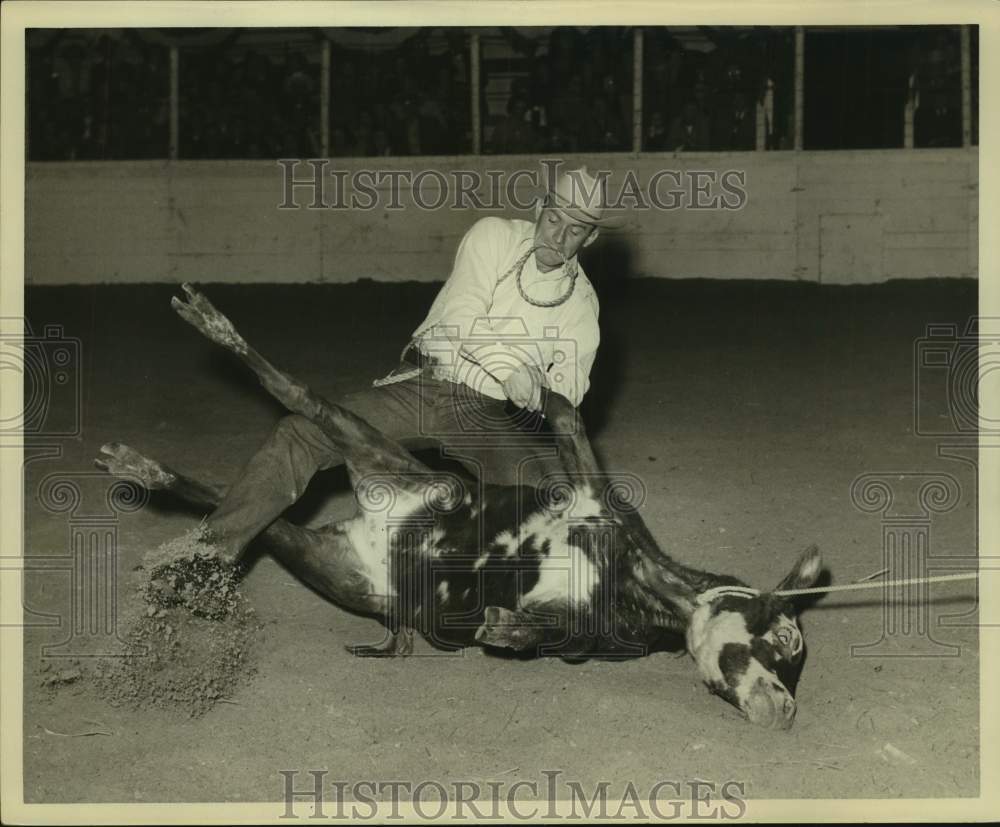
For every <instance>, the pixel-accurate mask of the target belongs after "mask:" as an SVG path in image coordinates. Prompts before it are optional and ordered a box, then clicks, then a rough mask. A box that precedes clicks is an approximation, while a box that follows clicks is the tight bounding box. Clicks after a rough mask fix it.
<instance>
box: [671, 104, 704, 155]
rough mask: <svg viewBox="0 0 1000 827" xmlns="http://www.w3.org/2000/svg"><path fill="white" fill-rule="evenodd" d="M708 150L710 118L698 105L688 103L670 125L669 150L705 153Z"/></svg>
mask: <svg viewBox="0 0 1000 827" xmlns="http://www.w3.org/2000/svg"><path fill="white" fill-rule="evenodd" d="M708 148H709V125H708V118H706V117H705V115H704V113H703V112H702V111H701V109H700V108H699V107H698V104H696V103H695V102H694V101H688V102H687V103H686V104H684V108H683V109H682V110H681V113H680V114H679V115H678V116H677V117H675V118H674V120H673V122H672V123H671V124H670V132H669V134H668V136H667V149H668V150H670V151H673V152H704V151H705V150H707V149H708Z"/></svg>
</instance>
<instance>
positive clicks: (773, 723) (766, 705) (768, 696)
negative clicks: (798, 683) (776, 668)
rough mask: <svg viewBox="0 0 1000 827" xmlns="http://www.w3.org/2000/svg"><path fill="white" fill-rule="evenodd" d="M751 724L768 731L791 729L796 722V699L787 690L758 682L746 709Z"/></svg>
mask: <svg viewBox="0 0 1000 827" xmlns="http://www.w3.org/2000/svg"><path fill="white" fill-rule="evenodd" d="M744 711H745V712H746V715H747V718H748V719H749V720H750V722H751V723H753V724H757V725H758V726H762V727H765V728H766V729H789V728H791V726H792V722H793V721H794V720H795V699H794V698H793V697H792V696H791V695H790V694H789V693H788V691H787V690H785V689H777V688H774V687H772V686H769V685H768V684H767V683H765V682H764V681H762V680H760V681H758V682H757V683H756V684H755V686H754V688H753V690H752V691H751V693H750V697H749V698H748V699H747V703H746V707H745V709H744Z"/></svg>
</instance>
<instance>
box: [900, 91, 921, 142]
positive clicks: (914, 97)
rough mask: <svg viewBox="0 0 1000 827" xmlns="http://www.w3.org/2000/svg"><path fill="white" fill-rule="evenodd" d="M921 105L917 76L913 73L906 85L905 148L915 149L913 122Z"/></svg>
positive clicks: (904, 114) (904, 112) (904, 113)
mask: <svg viewBox="0 0 1000 827" xmlns="http://www.w3.org/2000/svg"><path fill="white" fill-rule="evenodd" d="M919 105H920V93H919V92H917V76H916V74H915V73H914V74H911V75H910V79H909V81H908V82H907V87H906V103H905V104H904V106H903V149H913V122H914V120H915V119H916V116H917V107H918V106H919Z"/></svg>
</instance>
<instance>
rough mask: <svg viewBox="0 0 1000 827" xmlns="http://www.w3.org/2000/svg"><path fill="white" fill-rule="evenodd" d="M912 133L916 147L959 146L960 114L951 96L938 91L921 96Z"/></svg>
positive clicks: (960, 134)
mask: <svg viewBox="0 0 1000 827" xmlns="http://www.w3.org/2000/svg"><path fill="white" fill-rule="evenodd" d="M913 132H914V134H913V139H914V144H916V146H918V147H935V146H937V147H946V146H961V145H962V113H961V110H960V109H959V107H958V106H957V105H956V101H955V100H954V99H953V96H952V95H950V94H949V93H948V92H947V91H944V90H940V89H938V90H934V91H932V92H931V93H930V94H926V95H924V96H922V99H921V101H920V106H919V107H917V112H916V115H915V116H914V121H913Z"/></svg>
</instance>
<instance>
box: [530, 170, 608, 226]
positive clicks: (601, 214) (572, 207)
mask: <svg viewBox="0 0 1000 827" xmlns="http://www.w3.org/2000/svg"><path fill="white" fill-rule="evenodd" d="M605 178H606V176H601V178H600V179H598V178H594V177H593V176H592V175H591V174H590V173H589V172H588V171H587V167H586V166H582V167H580V168H579V169H570V170H566V171H565V172H562V173H560V174H559V175H558V176H557V177H556V179H555V181H554V182H553V183H552V186H551V188H548V189H545V190H542V191H540V193H539V194H540V195H543V196H544V197H545V199H546V200H545V204H546V206H550V207H556V208H558V209H559V210H560V211H562V212H564V213H565V214H566V215H568V216H569V217H570V218H573V219H575V220H576V221H582V222H583V223H584V224H590V225H591V226H593V227H605V228H608V229H614V228H617V227H621V226H623V225H624V223H625V219H624V218H621V217H618V216H609V215H605V211H606V210H607V209H608V206H607V203H608V202H607V192H606V187H605V184H606V180H605Z"/></svg>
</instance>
